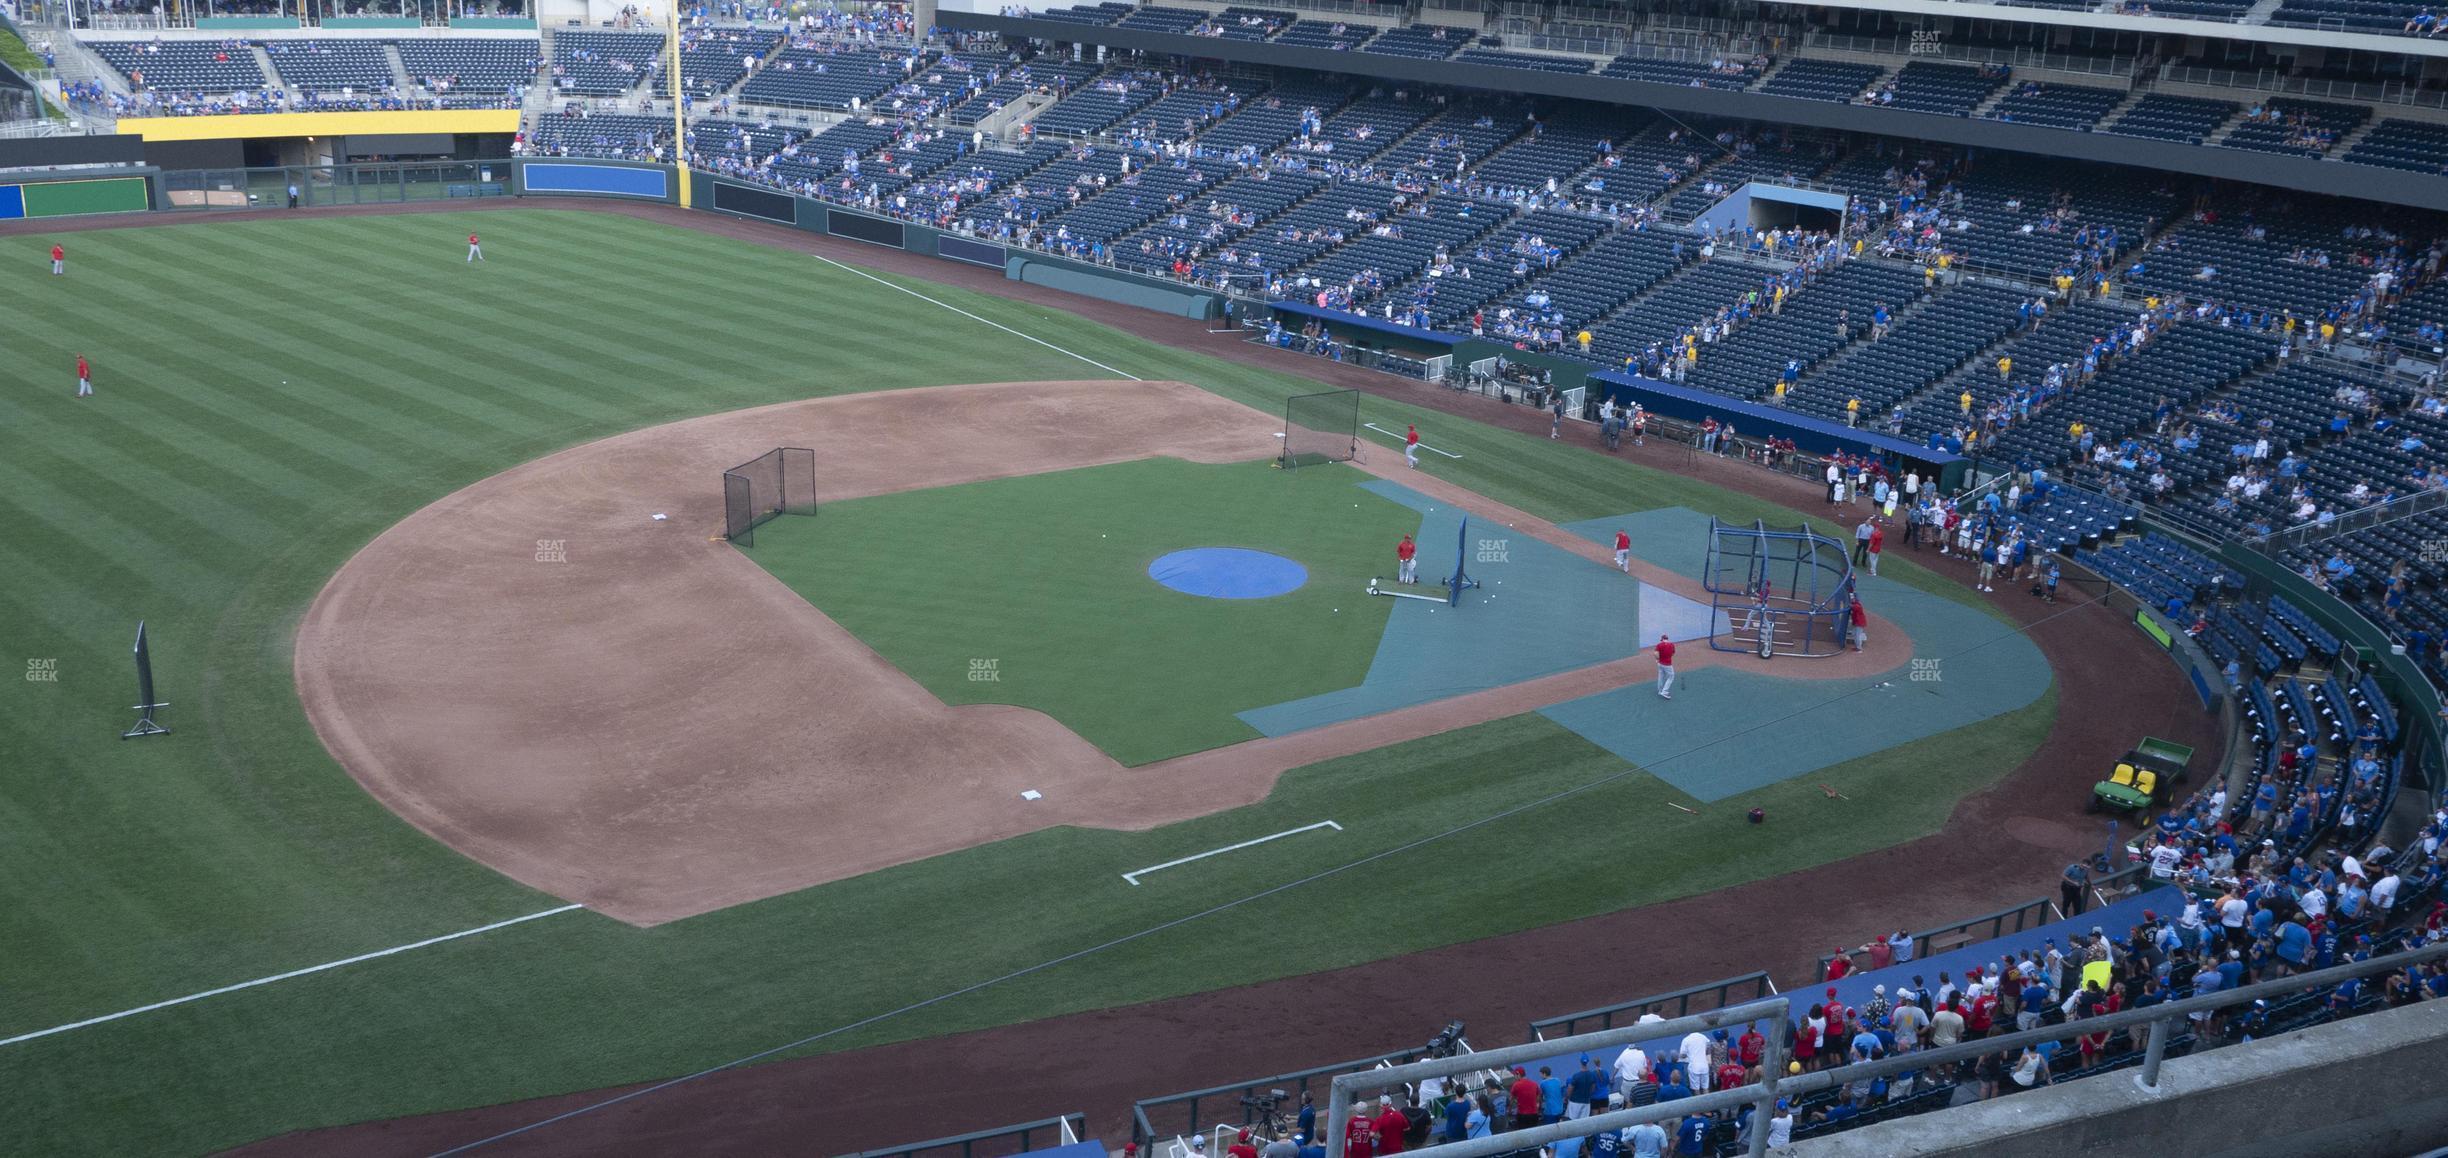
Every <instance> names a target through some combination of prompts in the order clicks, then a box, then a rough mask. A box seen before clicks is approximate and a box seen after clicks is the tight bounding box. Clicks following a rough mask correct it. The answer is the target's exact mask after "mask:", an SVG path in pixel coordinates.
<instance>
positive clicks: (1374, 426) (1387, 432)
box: [1360, 422, 1462, 458]
mask: <svg viewBox="0 0 2448 1158" xmlns="http://www.w3.org/2000/svg"><path fill="white" fill-rule="evenodd" d="M1360 425H1362V426H1365V427H1368V428H1369V429H1370V430H1374V431H1376V432H1377V433H1379V434H1382V435H1385V436H1386V437H1387V438H1391V439H1393V440H1394V441H1396V442H1401V441H1402V440H1403V436H1402V435H1400V434H1396V433H1394V432H1393V431H1391V430H1387V429H1386V428H1385V427H1382V426H1379V425H1377V424H1376V423H1374V422H1363V423H1361V424H1360ZM1420 449H1421V450H1425V451H1428V452H1430V453H1433V454H1441V455H1444V456H1445V457H1447V458H1460V457H1462V456H1461V455H1458V454H1455V453H1454V452H1452V451H1450V450H1438V449H1437V448H1435V447H1433V446H1430V445H1428V444H1427V443H1425V442H1423V443H1421V444H1420Z"/></svg>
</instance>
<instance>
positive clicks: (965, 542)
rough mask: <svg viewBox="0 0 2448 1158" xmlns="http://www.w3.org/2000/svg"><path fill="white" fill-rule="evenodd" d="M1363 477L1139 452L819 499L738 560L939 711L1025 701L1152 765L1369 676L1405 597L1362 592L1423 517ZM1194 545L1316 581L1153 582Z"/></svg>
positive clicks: (1251, 733)
mask: <svg viewBox="0 0 2448 1158" xmlns="http://www.w3.org/2000/svg"><path fill="white" fill-rule="evenodd" d="M1364 477H1365V476H1362V475H1360V474H1359V473H1358V472H1355V471H1351V470H1341V469H1337V470H1295V471H1278V470H1275V469H1273V468H1272V465H1271V464H1270V463H1267V462H1256V463H1235V464H1230V465H1220V466H1219V465H1207V464H1201V463H1190V462H1183V461H1181V460H1179V459H1145V460H1142V461H1139V462H1129V463H1120V464H1116V465H1112V466H1099V467H1090V468H1087V469H1084V470H1069V471H1057V472H1053V473H1049V474H1041V475H1031V476H1028V477H1025V478H1014V479H995V480H992V481H988V482H978V483H970V484H967V485H964V486H953V487H942V488H937V489H934V490H923V491H905V492H901V493H897V494H889V495H877V496H875V497H872V498H864V499H855V500H852V501H849V502H839V503H829V504H827V505H826V506H825V508H824V513H823V514H821V515H819V516H817V517H816V518H813V519H777V520H775V521H773V522H770V523H767V524H765V525H764V526H763V527H760V528H758V529H757V545H756V549H755V550H753V551H750V552H748V554H749V557H750V558H752V559H754V560H756V562H757V563H758V564H759V565H761V566H763V567H764V568H765V569H766V570H768V571H771V572H772V573H773V574H774V576H775V577H776V578H778V579H781V580H782V581H783V582H784V583H786V584H788V585H789V586H790V587H791V589H792V590H794V591H797V592H799V593H800V595H801V596H803V597H805V598H806V599H807V600H808V602H810V603H813V604H815V605H816V607H817V608H818V609H819V610H821V611H823V612H824V613H825V614H826V615H829V616H831V617H832V618H833V620H834V621H835V622H837V623H840V624H841V625H842V626H844V627H846V628H849V629H850V631H851V632H852V633H854V634H856V635H857V636H858V637H859V638H860V639H861V640H863V641H865V642H866V643H867V645H868V646H870V647H873V648H875V649H876V651H878V652H879V653H881V654H882V655H883V656H884V658H886V659H889V660H891V661H892V662H893V664H894V666H896V667H898V668H900V669H901V670H902V671H904V672H906V673H908V674H909V675H910V677H911V678H913V679H916V680H917V681H918V682H919V683H920V684H923V685H925V687H926V689H927V690H928V691H930V692H933V693H935V696H936V698H937V699H940V700H942V701H944V702H945V703H948V704H1017V705H1019V706H1021V707H1026V708H1035V709H1037V710H1039V711H1042V712H1045V713H1046V714H1048V715H1051V716H1053V717H1054V718H1055V719H1057V720H1060V721H1062V722H1063V723H1064V724H1066V725H1068V726H1069V727H1070V728H1071V730H1072V731H1074V732H1077V733H1079V734H1080V735H1081V736H1082V737H1084V738H1085V739H1087V740H1088V742H1089V743H1092V744H1095V745H1096V746H1097V747H1099V748H1101V749H1103V750H1104V751H1105V753H1106V754H1107V755H1109V756H1112V757H1113V758H1114V759H1116V760H1119V761H1121V762H1122V763H1124V764H1145V763H1149V762H1151V761H1155V760H1162V759H1165V758H1166V757H1169V756H1179V755H1182V754H1183V753H1186V752H1196V751H1199V750H1201V749H1204V748H1214V747H1220V746H1222V745H1225V744H1233V743H1238V742H1240V741H1242V740H1249V739H1255V738H1256V737H1257V736H1258V734H1259V733H1258V730H1257V729H1255V728H1252V727H1250V726H1249V725H1248V724H1245V723H1242V722H1241V721H1240V720H1238V719H1236V718H1234V715H1233V713H1235V712H1240V711H1245V710H1248V709H1250V708H1259V707H1265V706H1267V705H1269V704H1278V703H1282V702H1284V701H1286V700H1292V699H1299V698H1300V697H1303V696H1309V695H1318V694H1322V693H1325V692H1330V691H1334V690H1336V689H1338V688H1345V687H1351V686H1353V685H1356V684H1358V683H1359V682H1360V681H1361V680H1362V679H1364V678H1366V677H1367V675H1368V669H1369V661H1370V660H1371V659H1372V658H1373V657H1374V656H1375V654H1376V648H1377V641H1378V637H1379V636H1380V635H1382V634H1383V633H1384V631H1385V623H1386V617H1387V615H1388V613H1389V612H1390V611H1391V609H1392V605H1393V603H1394V601H1393V600H1391V599H1371V598H1369V597H1368V596H1367V594H1366V593H1365V592H1364V590H1363V588H1365V587H1366V586H1367V584H1368V580H1369V577H1370V576H1371V575H1373V574H1376V573H1377V572H1389V573H1390V571H1391V566H1392V564H1391V560H1392V559H1393V554H1394V544H1395V541H1396V540H1398V539H1400V538H1401V537H1402V535H1403V533H1404V532H1406V531H1416V530H1417V529H1418V527H1419V522H1420V519H1419V515H1418V514H1416V513H1414V512H1413V511H1411V510H1410V509H1409V508H1406V507H1403V506H1401V505H1399V504H1397V503H1392V502H1388V501H1387V500H1385V499H1382V498H1379V497H1378V496H1376V495H1375V494H1372V493H1370V492H1368V491H1365V490H1362V489H1360V487H1359V485H1358V484H1359V483H1360V481H1361V480H1362V479H1363V478H1364ZM1188 547H1248V548H1253V549H1256V550H1262V551H1272V552H1274V553H1276V554H1279V555H1283V556H1286V557H1289V558H1291V559H1292V560H1294V561H1296V562H1299V563H1301V564H1303V565H1304V566H1306V567H1307V568H1308V570H1309V580H1308V582H1307V583H1306V584H1304V585H1302V586H1301V587H1300V588H1299V589H1297V590H1295V591H1292V592H1289V593H1287V594H1284V595H1279V596H1275V597H1273V598H1269V599H1210V598H1206V597H1203V596H1197V595H1187V594H1183V593H1182V592H1179V591H1174V590H1171V589H1168V588H1166V587H1164V586H1162V585H1161V584H1159V583H1157V582H1156V581H1155V580H1153V579H1150V578H1149V577H1148V564H1149V562H1150V561H1152V560H1154V559H1156V558H1157V557H1158V556H1161V555H1164V554H1166V553H1168V552H1172V551H1176V550H1181V549H1184V548H1188ZM1372 566H1374V567H1375V570H1374V571H1372V570H1371V567H1372ZM981 665H991V666H981ZM981 677H982V678H981Z"/></svg>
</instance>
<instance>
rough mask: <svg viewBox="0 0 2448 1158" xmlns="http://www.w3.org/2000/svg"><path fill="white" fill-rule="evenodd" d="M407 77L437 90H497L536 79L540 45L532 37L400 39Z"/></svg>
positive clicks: (515, 86) (431, 37) (517, 85)
mask: <svg viewBox="0 0 2448 1158" xmlns="http://www.w3.org/2000/svg"><path fill="white" fill-rule="evenodd" d="M397 43H398V45H399V55H400V63H401V64H402V65H404V66H405V67H406V68H407V70H408V79H410V80H412V81H415V82H416V83H418V84H421V85H423V86H425V87H426V88H427V89H429V90H432V91H434V92H439V93H471V94H472V93H500V92H507V91H509V90H511V89H514V88H521V87H524V86H527V85H531V84H534V83H535V80H536V70H537V69H538V68H539V67H540V66H541V64H542V56H541V53H542V51H543V48H542V45H541V44H540V43H539V42H538V41H536V40H534V39H532V38H503V39H493V38H489V37H488V38H474V37H450V36H420V37H415V38H413V39H403V40H400V41H398V42H397Z"/></svg>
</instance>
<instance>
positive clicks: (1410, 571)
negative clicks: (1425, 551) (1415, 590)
mask: <svg viewBox="0 0 2448 1158" xmlns="http://www.w3.org/2000/svg"><path fill="white" fill-rule="evenodd" d="M1394 581H1395V582H1397V583H1417V582H1419V544H1417V543H1414V542H1412V541H1411V536H1409V535H1404V536H1403V540H1402V542H1400V543H1397V544H1395V545H1394Z"/></svg>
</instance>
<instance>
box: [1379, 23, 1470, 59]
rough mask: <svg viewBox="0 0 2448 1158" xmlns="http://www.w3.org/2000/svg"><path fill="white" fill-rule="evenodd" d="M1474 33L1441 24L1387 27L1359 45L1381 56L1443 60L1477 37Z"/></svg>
mask: <svg viewBox="0 0 2448 1158" xmlns="http://www.w3.org/2000/svg"><path fill="white" fill-rule="evenodd" d="M1477 38H1478V37H1477V35H1476V34H1474V33H1471V32H1467V31H1464V30H1462V29H1458V28H1447V27H1445V26H1444V25H1441V24H1413V25H1410V26H1408V27H1403V28H1388V29H1386V30H1385V31H1383V32H1380V33H1378V34H1377V36H1376V38H1375V39H1373V40H1370V41H1369V42H1368V43H1367V44H1364V45H1362V46H1361V47H1360V51H1362V52H1374V53H1376V54H1378V55H1380V56H1408V57H1413V58H1415V59H1419V60H1444V59H1445V58H1447V57H1450V56H1452V55H1453V54H1454V53H1456V52H1459V51H1461V50H1462V49H1463V47H1464V46H1466V45H1468V44H1470V42H1471V41H1473V40H1475V39H1477Z"/></svg>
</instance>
